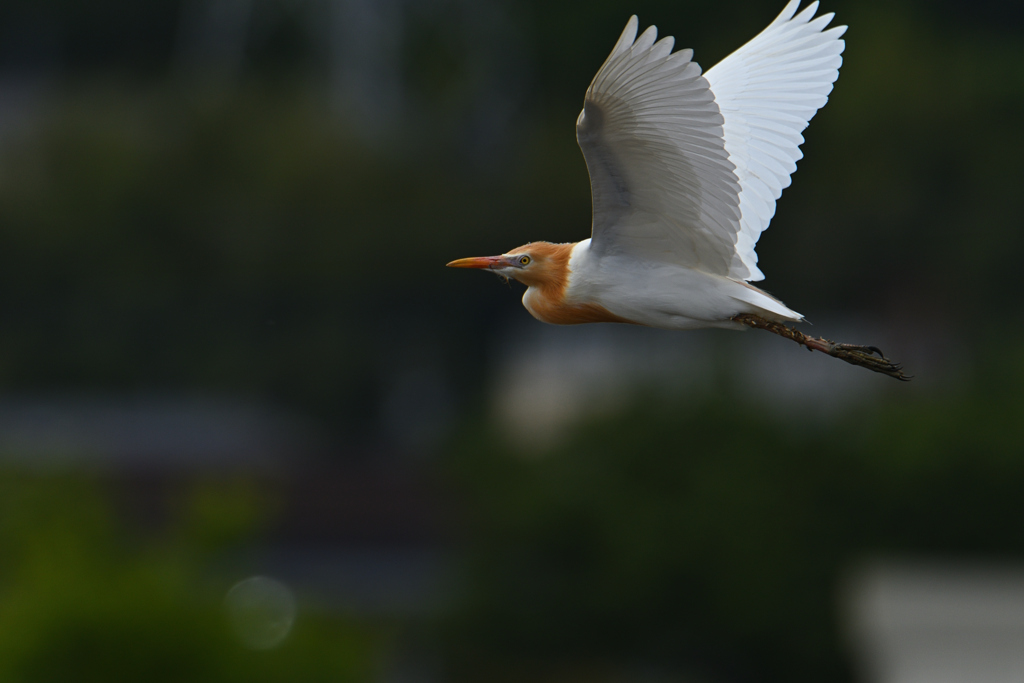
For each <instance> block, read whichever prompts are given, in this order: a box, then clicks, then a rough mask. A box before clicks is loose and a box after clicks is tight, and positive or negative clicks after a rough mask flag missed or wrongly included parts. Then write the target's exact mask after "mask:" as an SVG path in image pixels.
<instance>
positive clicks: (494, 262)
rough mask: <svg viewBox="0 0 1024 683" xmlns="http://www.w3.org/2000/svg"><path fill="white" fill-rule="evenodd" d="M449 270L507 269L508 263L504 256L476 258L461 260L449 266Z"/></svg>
mask: <svg viewBox="0 0 1024 683" xmlns="http://www.w3.org/2000/svg"><path fill="white" fill-rule="evenodd" d="M448 267H449V268H506V267H508V263H506V261H505V257H504V256H474V257H473V258H460V259H458V260H457V261H452V262H451V263H449V264H448Z"/></svg>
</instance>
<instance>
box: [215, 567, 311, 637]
mask: <svg viewBox="0 0 1024 683" xmlns="http://www.w3.org/2000/svg"><path fill="white" fill-rule="evenodd" d="M224 606H225V608H226V609H227V613H228V620H229V621H230V623H231V631H232V633H233V634H234V635H235V637H236V638H237V639H238V641H239V642H240V643H241V644H242V645H244V646H245V647H247V648H250V649H252V650H269V649H271V648H274V647H277V646H278V645H280V644H281V643H282V642H283V641H284V639H285V638H287V637H288V633H289V632H290V631H291V629H292V625H293V624H294V623H295V612H296V606H295V596H294V595H293V594H292V591H291V589H290V588H288V586H286V585H285V584H283V583H281V582H280V581H277V580H275V579H271V578H269V577H266V576H253V577H250V578H248V579H244V580H242V581H239V582H238V583H236V584H235V585H234V586H232V587H231V589H230V590H229V591H228V593H227V596H226V597H225V598H224Z"/></svg>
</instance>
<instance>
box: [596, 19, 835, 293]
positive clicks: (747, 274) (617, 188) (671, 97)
mask: <svg viewBox="0 0 1024 683" xmlns="http://www.w3.org/2000/svg"><path fill="white" fill-rule="evenodd" d="M798 4H799V0H793V1H792V2H791V3H790V4H789V5H788V6H787V7H786V9H785V10H784V11H783V13H782V15H780V17H779V18H778V19H776V20H775V21H774V22H773V23H772V24H771V25H770V26H769V27H768V28H767V29H765V31H764V32H762V33H761V34H760V35H759V36H757V37H756V38H755V39H754V40H752V41H751V42H750V43H748V44H747V45H745V46H744V47H743V48H740V50H738V51H737V52H735V53H734V54H733V55H731V56H730V57H728V58H727V59H726V60H724V61H723V62H722V63H721V64H720V65H719V66H717V67H715V69H714V70H713V71H715V73H716V76H717V81H716V82H717V83H720V84H722V85H721V87H722V88H723V92H724V104H723V105H722V106H721V107H720V105H719V102H717V101H716V100H719V94H718V91H717V90H715V92H714V95H712V88H711V86H710V85H709V79H705V78H704V77H702V76H701V71H700V67H699V66H698V65H697V64H696V63H694V62H693V61H691V57H692V51H691V50H682V51H680V52H677V53H675V54H670V53H671V51H672V46H673V39H672V38H670V37H669V38H665V39H663V40H661V41H660V42H658V43H655V42H654V41H655V38H656V35H657V30H656V29H655V27H653V26H652V27H650V28H648V29H647V30H646V31H645V32H644V33H643V34H642V35H641V36H640V37H639V38H638V39H637V38H636V33H637V23H638V22H637V18H636V17H635V16H634V17H632V18H631V19H630V20H629V23H628V24H627V25H626V29H625V30H624V31H623V33H622V36H621V37H620V38H619V41H618V42H617V43H616V45H615V48H614V49H613V50H612V53H611V55H610V56H609V57H608V59H607V60H606V61H605V63H604V65H602V67H601V69H600V70H599V71H598V73H597V76H595V77H594V81H593V83H591V85H590V88H588V89H587V97H586V100H585V102H584V107H583V112H582V113H581V114H580V118H579V120H578V121H577V124H576V136H577V140H578V141H579V144H580V147H581V149H582V150H583V155H584V157H585V158H586V160H587V168H588V169H589V171H590V182H591V191H592V193H593V202H594V226H593V239H592V249H594V250H596V251H597V252H598V253H608V252H619V253H622V252H625V253H630V254H633V255H636V256H640V257H643V258H647V259H652V260H658V261H669V262H673V263H678V264H680V265H684V266H687V267H691V268H698V269H700V270H703V271H705V272H709V273H714V274H719V275H729V276H731V277H735V278H737V279H755V278H756V279H760V278H761V277H762V276H761V273H760V271H759V270H757V266H756V265H755V264H756V260H757V257H756V255H755V254H754V244H755V243H756V241H757V236H758V235H760V233H761V231H762V230H764V228H766V227H767V225H768V221H769V220H770V219H771V215H772V214H773V213H774V206H775V199H777V198H778V196H779V194H780V193H781V190H782V188H783V187H785V186H787V185H788V184H789V174H790V173H792V171H793V170H794V169H795V163H794V162H795V160H796V159H797V158H799V154H800V153H799V150H798V148H797V146H798V145H799V144H800V142H802V141H803V140H802V138H801V137H800V131H802V130H803V129H804V128H805V127H806V125H807V121H808V120H809V119H810V117H811V116H812V115H813V114H814V112H815V111H817V109H818V108H820V107H821V105H823V104H824V102H825V99H826V98H825V95H827V93H828V91H829V90H830V89H831V84H832V82H833V81H834V80H835V78H836V76H835V70H836V68H837V67H838V63H836V64H834V65H831V66H829V64H831V62H829V63H825V62H823V61H822V57H821V54H819V52H821V51H822V50H824V51H825V52H827V51H828V50H829V49H831V50H832V51H831V52H827V57H828V58H831V59H839V57H838V54H839V52H841V51H842V41H839V40H837V39H838V36H839V35H841V30H840V29H832V30H830V31H828V32H826V33H824V34H822V33H821V29H822V28H823V27H824V25H825V24H827V23H828V20H829V19H831V15H827V16H825V17H821V18H819V19H817V20H815V21H814V22H811V23H808V20H809V19H810V14H812V13H813V11H814V8H815V7H816V6H817V3H814V5H812V6H811V7H810V8H809V10H808V11H805V12H803V13H801V14H800V15H799V16H798V17H796V18H795V19H791V18H792V17H793V14H794V12H795V10H796V7H797V5H798ZM787 13H788V14H787ZM793 25H796V27H797V30H793ZM836 31H839V33H836ZM830 34H831V35H830ZM766 36H767V38H766ZM815 36H817V37H818V38H819V39H822V38H823V37H825V36H829V37H828V39H827V40H818V41H815V40H814V37H815ZM808 39H810V41H808ZM819 42H820V43H821V44H820V45H819ZM829 43H831V44H832V47H831V48H829V47H828V44H829ZM835 45H838V49H836V48H835ZM822 54H824V53H822ZM829 74H831V76H830V77H829ZM709 78H710V72H709ZM822 87H824V88H826V89H825V90H824V91H823V92H822V93H821V94H818V91H819V90H821V88H822ZM815 88H817V89H815ZM812 98H815V99H812ZM819 100H820V102H819ZM750 103H753V104H752V105H751V104H750ZM723 114H724V116H723ZM747 143H749V144H750V145H751V147H750V148H747V147H746V145H747ZM776 188H777V189H776ZM745 211H748V212H749V213H746V212H745Z"/></svg>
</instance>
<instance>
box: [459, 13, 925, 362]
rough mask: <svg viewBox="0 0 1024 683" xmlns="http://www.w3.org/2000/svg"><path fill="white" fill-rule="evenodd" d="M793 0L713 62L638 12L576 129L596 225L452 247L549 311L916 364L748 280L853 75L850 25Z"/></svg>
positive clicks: (470, 264) (540, 314)
mask: <svg viewBox="0 0 1024 683" xmlns="http://www.w3.org/2000/svg"><path fill="white" fill-rule="evenodd" d="M799 5H800V0H791V1H790V2H789V4H787V5H786V7H785V9H783V11H782V13H781V14H780V15H779V16H778V17H777V18H776V19H775V20H774V21H773V22H772V23H771V24H769V25H768V27H767V28H765V29H764V30H763V31H762V32H761V33H760V34H758V35H757V36H755V37H754V38H753V40H751V41H750V42H748V43H747V44H745V45H744V46H743V47H741V48H740V49H738V50H736V51H735V52H733V53H732V54H731V55H729V56H728V57H726V58H725V59H724V60H722V62H721V63H719V64H717V65H716V66H715V67H714V68H712V69H710V70H708V71H707V72H706V73H702V71H701V68H700V66H698V65H697V63H696V62H694V61H693V51H692V50H679V51H677V52H673V51H672V48H673V46H674V39H673V38H672V37H665V38H662V39H661V40H657V29H656V28H655V27H654V26H651V27H649V28H648V29H647V30H645V31H644V32H643V33H641V34H640V35H639V37H637V29H638V24H639V22H638V20H637V17H636V16H635V15H634V16H633V17H631V18H630V19H629V22H628V23H627V24H626V28H625V30H624V31H623V32H622V35H621V36H620V37H619V40H618V42H617V43H615V47H614V48H613V49H612V52H611V54H610V55H609V56H608V59H607V60H605V62H604V64H603V65H602V66H601V68H600V69H599V70H598V72H597V75H596V76H595V77H594V80H593V82H592V83H591V84H590V87H589V88H587V93H586V98H585V99H584V103H583V111H582V112H581V113H580V115H579V118H578V119H577V121H576V139H577V141H578V142H579V145H580V148H581V149H582V150H583V156H584V157H585V159H586V162H587V169H588V171H589V172H590V186H591V194H592V197H593V225H592V232H591V237H590V239H585V240H582V241H580V242H575V243H569V244H552V243H550V242H531V243H529V244H526V245H524V246H521V247H517V248H515V249H512V250H511V251H509V252H507V253H504V254H501V255H500V256H486V257H476V258H464V259H459V260H457V261H452V262H451V263H449V264H448V265H449V266H451V267H453V268H480V269H487V270H489V271H491V272H493V273H496V274H498V275H501V276H503V277H505V278H513V279H515V280H518V281H519V282H522V283H523V284H525V285H526V286H527V289H526V293H525V294H524V295H523V305H524V306H525V307H526V309H527V310H528V311H529V312H530V313H531V314H532V315H533V316H534V317H535V318H537V319H538V320H541V321H544V322H547V323H554V324H561V325H573V324H578V323H593V322H618V323H632V324H636V325H646V326H649V327H658V328H664V329H671V330H689V329H696V328H702V327H722V328H743V327H744V326H747V327H754V328H758V329H764V330H768V331H770V332H774V333H775V334H779V335H781V336H784V337H786V338H788V339H792V340H793V341H796V342H797V343H799V344H802V345H804V346H806V347H807V348H808V349H810V350H816V351H821V352H823V353H826V354H828V355H830V356H834V357H836V358H841V359H842V360H845V361H847V362H849V363H853V364H855V365H861V366H863V367H867V368H869V369H871V370H875V371H876V372H882V373H884V374H887V375H890V376H891V377H895V378H897V379H901V380H906V379H909V377H907V376H906V375H904V374H903V371H902V369H901V366H900V365H899V364H898V363H893V362H891V361H890V360H888V359H887V358H885V356H884V355H883V354H882V352H881V351H879V350H878V349H877V348H876V347H873V346H860V345H855V344H837V343H835V342H832V341H829V340H827V339H822V338H818V337H811V336H809V335H805V334H804V333H802V332H800V331H798V330H796V329H794V328H792V327H790V326H789V325H787V324H786V323H791V322H801V321H803V320H804V317H803V316H802V315H801V314H799V313H797V312H796V311H794V310H792V309H790V308H789V307H788V306H786V305H785V304H784V303H782V302H781V301H779V300H778V299H776V298H775V297H773V296H771V295H770V294H768V293H767V292H765V291H763V290H761V289H759V288H758V287H755V286H754V285H752V284H750V283H751V282H756V281H758V280H762V279H764V275H763V274H762V273H761V270H760V269H759V268H758V265H757V254H756V253H755V252H754V247H755V245H756V244H757V240H758V238H759V237H760V235H761V233H762V232H763V231H764V230H765V229H766V228H767V227H768V223H769V222H770V221H771V218H772V216H773V215H774V214H775V202H776V201H777V200H778V198H779V197H780V196H781V194H782V190H783V189H784V188H786V187H788V186H789V183H790V176H791V175H792V174H793V172H794V171H795V170H796V162H797V160H798V159H800V158H801V157H802V154H801V152H800V145H801V144H802V143H803V141H804V139H803V137H802V135H801V133H802V132H803V130H804V129H805V128H806V127H807V124H808V123H809V122H810V120H811V117H813V116H814V114H815V112H817V111H818V109H820V108H821V107H823V106H824V105H825V103H826V102H827V101H828V94H829V93H830V92H831V91H832V84H833V83H834V82H835V80H836V78H837V77H838V75H839V66H840V65H841V64H842V56H841V55H842V52H843V48H844V46H845V43H844V41H843V40H842V39H841V36H842V35H843V33H844V32H845V31H846V27H845V26H836V27H832V28H828V25H829V23H830V22H831V21H832V18H833V14H832V13H828V14H823V15H821V16H818V17H815V16H814V15H815V13H816V12H817V9H818V3H817V2H813V3H811V4H810V5H808V6H807V7H806V8H805V9H804V10H802V11H800V12H799V13H797V10H798V8H799Z"/></svg>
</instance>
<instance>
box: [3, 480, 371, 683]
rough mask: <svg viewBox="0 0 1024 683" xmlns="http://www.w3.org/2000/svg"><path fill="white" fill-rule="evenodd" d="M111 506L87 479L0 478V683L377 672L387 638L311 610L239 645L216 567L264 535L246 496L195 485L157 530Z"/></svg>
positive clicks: (316, 677) (343, 677)
mask: <svg viewBox="0 0 1024 683" xmlns="http://www.w3.org/2000/svg"><path fill="white" fill-rule="evenodd" d="M111 501H112V499H111V497H110V496H109V495H108V494H107V493H105V492H104V487H102V486H101V485H99V484H98V483H89V482H84V481H82V480H81V479H78V478H67V477H56V476H54V477H42V478H41V477H39V476H28V475H26V474H25V473H19V472H16V471H10V470H5V471H4V472H3V473H2V476H0V558H2V560H0V679H3V680H5V681H25V682H33V681H38V682H48V681H53V682H56V681H66V680H68V679H69V678H73V679H75V680H80V681H115V680H117V681H122V680H123V681H127V680H137V681H143V680H145V681H268V682H270V681H295V680H301V681H354V680H366V679H367V678H368V677H369V676H370V674H371V673H372V672H373V671H374V670H375V668H376V667H377V666H378V665H379V658H380V653H381V648H382V646H383V644H384V640H383V638H382V636H381V634H380V633H375V632H374V631H373V630H372V629H370V628H369V627H368V626H366V625H365V624H361V625H358V626H357V625H356V624H354V623H352V622H350V621H348V620H346V619H343V618H341V617H337V616H327V615H325V614H324V613H323V611H322V610H320V609H316V608H314V609H312V610H306V609H305V607H307V606H306V605H300V610H299V616H298V619H297V621H296V624H295V627H294V629H293V631H292V633H291V634H290V635H289V637H288V638H287V639H286V640H285V641H284V642H283V644H282V645H280V646H279V647H278V648H276V649H273V650H267V651H252V650H248V649H245V648H244V647H243V646H242V645H241V644H239V643H238V642H237V641H236V640H235V639H234V638H233V637H232V634H231V632H230V629H229V627H228V618H227V615H226V613H225V610H224V607H223V604H222V602H223V599H224V594H225V592H226V591H227V589H228V588H229V587H230V582H227V583H225V582H223V581H222V580H221V579H220V578H218V571H217V565H218V563H219V564H223V562H224V558H225V554H227V553H230V552H231V550H232V548H239V547H240V544H241V543H242V542H244V541H245V540H247V539H250V538H251V536H252V534H253V532H254V530H255V529H257V528H258V520H259V518H260V515H259V514H258V512H257V510H258V507H257V503H258V502H259V501H260V496H257V495H255V492H254V490H253V489H251V488H250V487H247V486H242V487H239V486H225V485H222V484H221V485H212V486H208V487H205V488H200V489H198V490H196V491H195V492H194V493H193V494H190V495H189V496H186V497H185V500H184V501H183V505H182V506H181V508H182V509H180V510H179V512H178V514H177V515H176V516H175V517H174V519H173V520H172V522H171V523H170V524H169V525H168V528H167V529H166V530H164V531H163V532H159V533H156V534H154V533H153V532H152V530H146V529H138V528H136V529H132V528H129V527H127V526H126V524H125V522H124V521H123V520H124V511H121V514H117V511H116V510H115V509H114V508H113V507H112V503H111ZM236 578H238V577H236Z"/></svg>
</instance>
